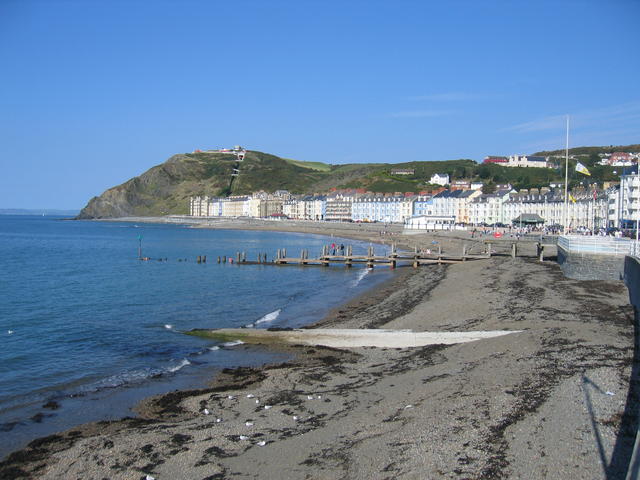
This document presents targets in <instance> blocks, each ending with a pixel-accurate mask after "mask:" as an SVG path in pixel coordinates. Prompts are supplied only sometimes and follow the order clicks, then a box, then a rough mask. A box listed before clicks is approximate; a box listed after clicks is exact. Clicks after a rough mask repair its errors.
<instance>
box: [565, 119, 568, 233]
mask: <svg viewBox="0 0 640 480" xmlns="http://www.w3.org/2000/svg"><path fill="white" fill-rule="evenodd" d="M568 221H569V115H567V143H566V148H565V152H564V234H565V235H566V234H567V222H568Z"/></svg>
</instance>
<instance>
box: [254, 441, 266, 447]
mask: <svg viewBox="0 0 640 480" xmlns="http://www.w3.org/2000/svg"><path fill="white" fill-rule="evenodd" d="M266 444H267V442H265V441H264V440H260V441H259V442H258V443H256V445H258V446H259V447H264V446H265V445H266Z"/></svg>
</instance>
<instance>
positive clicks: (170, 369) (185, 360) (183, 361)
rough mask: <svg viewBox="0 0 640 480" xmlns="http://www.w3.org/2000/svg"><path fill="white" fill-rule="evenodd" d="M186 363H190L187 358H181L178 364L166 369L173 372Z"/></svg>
mask: <svg viewBox="0 0 640 480" xmlns="http://www.w3.org/2000/svg"><path fill="white" fill-rule="evenodd" d="M187 365H191V362H190V361H189V360H187V359H186V358H183V359H182V361H181V362H180V363H179V364H178V365H176V366H175V367H171V368H168V369H167V371H168V372H171V373H174V372H177V371H178V370H180V369H182V368H184V367H186V366H187Z"/></svg>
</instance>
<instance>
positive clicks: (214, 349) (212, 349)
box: [209, 345, 220, 352]
mask: <svg viewBox="0 0 640 480" xmlns="http://www.w3.org/2000/svg"><path fill="white" fill-rule="evenodd" d="M209 350H211V351H212V352H215V351H216V350H220V347H218V346H217V345H214V346H213V347H209Z"/></svg>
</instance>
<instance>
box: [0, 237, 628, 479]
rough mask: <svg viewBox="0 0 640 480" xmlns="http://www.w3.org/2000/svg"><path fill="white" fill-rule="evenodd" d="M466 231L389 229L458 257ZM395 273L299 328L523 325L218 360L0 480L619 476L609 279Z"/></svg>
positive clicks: (621, 355)
mask: <svg viewBox="0 0 640 480" xmlns="http://www.w3.org/2000/svg"><path fill="white" fill-rule="evenodd" d="M327 232H329V234H330V233H334V231H332V230H328V229H326V228H325V230H324V233H325V234H327ZM312 233H318V232H312ZM334 234H335V235H336V236H337V235H338V232H335V233H334ZM356 234H357V233H356ZM356 234H354V236H355V235H356ZM340 235H341V236H345V237H346V236H350V234H349V233H348V232H343V233H340ZM367 235H369V238H375V236H376V235H378V238H379V234H378V233H377V232H375V231H373V232H367ZM464 235H465V234H464V233H461V234H454V235H439V236H436V237H433V236H429V235H424V236H416V237H407V238H406V239H405V238H402V237H400V236H398V237H397V238H402V241H401V242H399V243H400V244H401V245H402V244H403V243H402V242H404V246H406V247H409V246H411V244H412V243H416V242H417V243H419V244H420V246H427V245H431V242H432V241H434V239H436V240H435V241H438V242H441V244H442V245H445V244H446V245H447V248H452V249H453V248H456V249H457V248H460V247H461V242H462V241H463V240H461V238H464ZM465 242H467V243H468V242H470V240H469V239H467V240H465ZM498 247H499V248H498V250H500V249H502V251H505V252H506V251H508V244H507V243H506V242H504V243H503V244H502V245H499V246H498ZM523 247H526V248H523V250H524V251H528V252H532V251H535V248H532V247H531V245H528V246H525V245H523ZM477 248H480V246H479V245H477ZM527 248H528V250H527ZM445 250H446V249H445ZM292 268H293V267H292ZM398 273H399V274H398V275H397V276H395V277H394V279H393V280H392V281H390V282H388V283H387V284H384V285H382V286H379V287H377V288H375V289H374V290H373V291H369V292H367V293H365V294H363V295H362V296H360V297H358V298H356V299H354V300H352V301H351V302H349V303H348V304H346V305H343V306H341V307H339V308H337V309H335V310H334V311H332V312H331V314H330V315H328V316H327V317H326V318H325V319H324V320H323V321H321V322H319V323H318V324H316V325H315V326H314V327H316V328H317V327H323V326H326V327H331V328H380V327H383V328H393V329H407V328H408V329H413V330H416V331H447V332H455V331H470V330H519V331H520V332H519V333H513V334H509V335H506V336H503V337H496V338H490V339H484V340H479V341H476V342H471V343H465V344H457V345H448V346H444V345H435V346H428V347H418V348H410V349H383V348H375V347H366V348H352V349H341V350H337V349H332V348H325V347H296V346H290V347H281V348H282V349H283V350H286V351H289V352H293V353H296V354H297V355H296V357H295V360H294V361H291V362H288V363H285V364H280V365H268V366H266V367H264V368H258V369H253V368H241V369H228V370H225V371H223V372H222V373H221V374H220V375H218V376H217V377H216V378H215V379H213V381H212V383H211V385H210V387H209V388H206V389H202V390H196V391H187V392H173V393H170V394H166V395H162V396H158V397H153V398H150V399H147V400H146V401H145V402H143V403H142V404H141V405H140V406H139V408H138V413H139V416H138V417H137V418H130V419H124V420H122V421H116V422H98V423H94V424H89V425H84V426H81V427H78V428H75V429H72V430H70V431H67V432H64V433H61V434H59V435H54V436H51V437H47V438H44V439H40V440H37V441H35V442H32V443H31V444H30V445H29V446H28V447H27V448H25V449H23V450H21V451H19V452H16V453H14V454H12V455H10V456H9V457H7V458H6V459H5V460H4V461H3V462H2V463H0V477H1V478H29V477H31V478H51V479H53V478H112V479H125V478H126V479H130V478H145V476H146V475H151V476H153V477H155V478H156V479H163V478H164V479H169V478H172V479H173V478H184V479H223V478H234V479H236V478H239V479H242V478H279V479H289V478H290V479H307V478H308V479H338V478H349V479H351V478H353V479H372V478H373V479H383V478H389V479H395V478H407V479H425V478H463V479H485V478H603V477H606V478H609V479H611V478H624V472H625V468H626V463H625V462H628V459H629V456H630V453H631V448H632V446H633V441H634V440H635V429H634V428H635V427H636V426H637V416H636V415H635V413H636V412H635V407H636V406H637V403H636V398H637V395H636V392H635V390H636V387H635V386H634V388H633V389H632V390H633V391H632V392H630V395H629V396H630V398H629V399H627V394H628V393H629V378H630V376H631V373H632V366H633V357H634V322H633V309H632V307H631V306H630V305H629V302H628V293H627V291H626V288H625V287H624V285H623V284H622V282H604V281H591V282H581V281H576V280H570V279H566V278H564V277H563V276H562V274H561V272H560V269H559V267H558V266H557V265H556V264H555V263H554V262H544V263H540V262H537V261H536V260H535V259H533V258H521V257H519V258H516V259H512V258H511V257H509V256H507V255H502V256H495V257H492V258H491V259H488V260H478V261H469V262H465V263H460V264H455V265H448V266H437V265H436V266H429V267H421V268H420V269H418V270H413V269H411V268H403V269H399V272H398ZM236 348H240V349H242V348H245V347H244V346H239V347H236ZM634 385H635V384H634ZM267 407H269V408H267ZM625 409H626V410H625ZM218 419H219V420H220V421H218Z"/></svg>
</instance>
